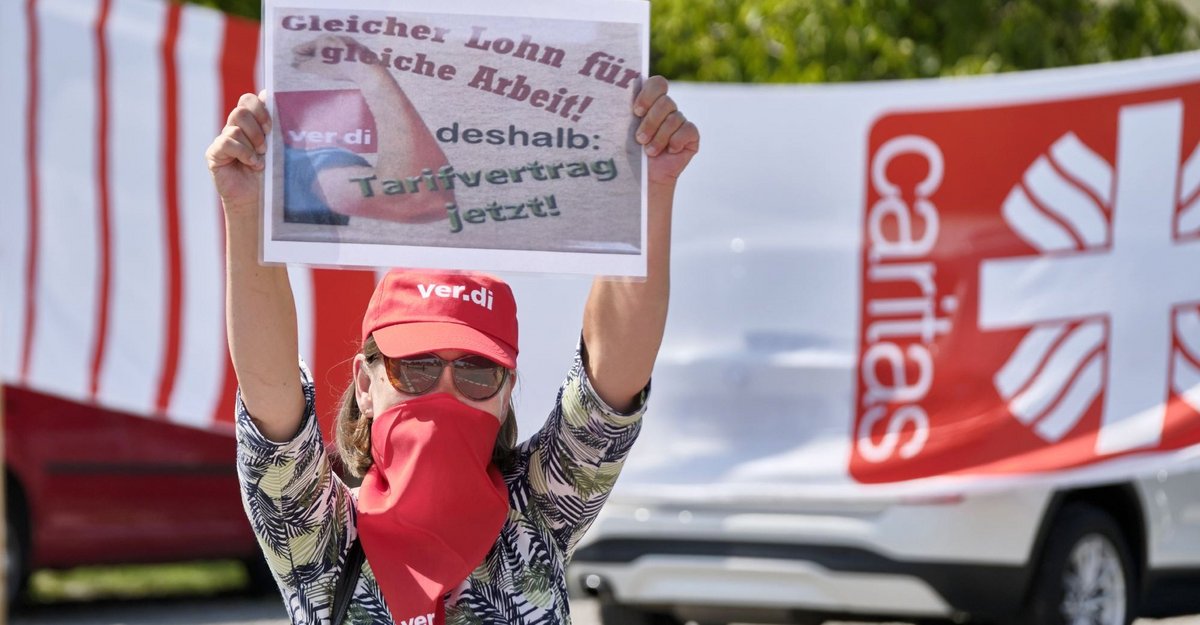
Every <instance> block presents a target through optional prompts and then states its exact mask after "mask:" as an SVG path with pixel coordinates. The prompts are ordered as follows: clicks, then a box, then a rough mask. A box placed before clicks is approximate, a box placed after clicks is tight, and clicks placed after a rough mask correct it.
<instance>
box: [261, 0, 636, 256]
mask: <svg viewBox="0 0 1200 625" xmlns="http://www.w3.org/2000/svg"><path fill="white" fill-rule="evenodd" d="M648 6H649V5H648V4H647V3H645V2H641V1H632V0H616V1H611V0H610V1H605V2H572V3H570V4H563V3H557V2H546V1H541V0H537V1H533V0H525V1H522V2H508V3H504V4H493V3H487V4H484V3H482V2H476V1H471V0H454V1H449V2H437V3H433V2H428V3H422V2H412V3H405V5H404V6H403V7H399V6H397V4H396V3H394V2H382V1H370V0H367V1H363V2H358V3H356V5H355V6H354V7H353V8H348V7H347V6H346V5H345V4H344V3H340V2H337V3H335V2H321V1H313V0H268V1H267V2H265V3H264V21H263V32H264V37H265V54H264V55H263V56H264V59H265V64H266V72H265V78H266V85H267V88H268V90H269V91H270V93H271V96H270V109H271V113H272V120H273V124H274V126H273V128H272V132H271V137H270V149H269V151H268V160H267V173H266V184H265V187H266V197H265V202H266V206H267V210H266V211H264V224H263V225H264V227H263V257H264V260H266V261H286V262H301V263H309V264H319V265H359V266H409V267H438V268H447V269H487V270H515V271H534V272H554V273H595V274H611V275H634V276H639V275H645V248H646V245H645V243H646V239H645V203H646V195H645V184H644V177H645V171H646V166H645V162H644V156H643V154H642V150H641V148H640V146H639V145H638V144H637V142H636V141H635V140H634V138H633V133H634V130H635V129H636V127H637V121H638V120H637V118H635V117H634V116H633V114H632V111H631V108H632V102H633V98H634V96H635V95H636V94H637V91H638V89H639V88H640V85H641V81H642V79H643V77H644V76H645V75H646V72H647V67H648V34H647V33H648V20H649V15H648Z"/></svg>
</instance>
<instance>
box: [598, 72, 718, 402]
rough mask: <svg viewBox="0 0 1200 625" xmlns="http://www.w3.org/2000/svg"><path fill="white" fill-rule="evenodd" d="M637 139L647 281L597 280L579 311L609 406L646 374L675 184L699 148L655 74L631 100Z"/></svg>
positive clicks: (667, 284)
mask: <svg viewBox="0 0 1200 625" xmlns="http://www.w3.org/2000/svg"><path fill="white" fill-rule="evenodd" d="M633 107H634V110H633V112H634V115H637V116H638V117H641V118H642V123H641V124H640V125H639V126H638V130H637V141H638V143H641V144H642V145H643V146H645V147H644V149H645V151H646V155H647V156H648V157H649V159H648V160H649V166H650V171H649V172H648V175H647V179H648V189H647V194H648V197H647V211H648V215H647V219H646V220H647V233H646V241H647V246H648V247H647V250H646V254H647V261H646V262H647V266H646V279H645V280H644V281H638V280H618V279H607V278H597V279H596V280H595V281H594V282H593V283H592V290H591V293H590V294H589V295H588V301H587V305H586V306H585V308H584V312H583V341H584V345H585V346H586V347H587V360H586V361H585V365H586V367H587V373H588V377H589V378H590V379H591V381H592V386H593V388H595V389H596V393H597V394H598V395H599V396H600V398H601V399H603V400H604V402H605V403H607V404H608V405H609V406H611V407H613V408H614V409H616V410H619V411H627V410H629V409H630V408H632V407H633V406H634V403H635V400H636V399H637V394H638V393H639V392H640V391H641V390H642V388H644V387H645V386H646V382H648V381H649V380H650V373H651V371H652V370H653V369H654V360H655V359H656V358H657V357H658V348H659V346H660V345H661V344H662V337H663V329H664V328H665V326H666V322H667V301H668V299H669V296H670V291H671V281H670V273H671V272H670V269H671V210H672V208H673V203H674V198H675V182H676V180H677V179H678V178H679V175H680V174H681V173H683V170H684V168H685V167H687V165H688V163H689V162H691V160H692V157H693V156H695V155H696V152H697V151H699V149H700V132H699V130H697V129H696V125H695V124H693V123H692V122H689V121H687V119H686V118H685V117H684V116H683V113H681V112H679V110H678V108H677V107H676V106H675V101H674V100H672V99H671V97H670V96H668V95H667V81H666V79H664V78H663V77H662V76H654V77H653V78H650V79H649V80H647V81H646V82H645V84H643V85H642V89H641V91H640V92H639V93H638V96H637V97H636V98H635V99H634V103H633Z"/></svg>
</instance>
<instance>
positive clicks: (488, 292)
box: [362, 269, 517, 369]
mask: <svg viewBox="0 0 1200 625" xmlns="http://www.w3.org/2000/svg"><path fill="white" fill-rule="evenodd" d="M372 335H374V337H375V343H376V344H377V345H379V350H380V351H382V352H383V354H384V355H385V356H390V357H392V358H400V357H403V356H412V355H414V354H423V353H426V352H433V351H437V350H441V349H461V350H463V351H465V352H468V353H471V354H478V355H480V356H484V357H486V358H490V359H492V360H494V361H496V362H498V363H500V364H502V365H504V366H505V367H508V368H509V369H515V368H516V366H517V302H516V300H514V299H513V294H512V289H510V288H508V285H507V284H505V283H504V282H503V281H502V280H500V279H499V278H496V277H493V276H489V275H487V274H482V273H448V272H425V271H408V270H402V269H393V270H391V271H389V272H388V274H387V275H386V276H384V278H383V280H381V281H380V282H379V285H378V286H376V287H375V294H374V295H372V296H371V303H369V304H367V312H366V314H365V315H363V328H362V336H363V341H364V342H365V341H366V340H367V337H369V336H372Z"/></svg>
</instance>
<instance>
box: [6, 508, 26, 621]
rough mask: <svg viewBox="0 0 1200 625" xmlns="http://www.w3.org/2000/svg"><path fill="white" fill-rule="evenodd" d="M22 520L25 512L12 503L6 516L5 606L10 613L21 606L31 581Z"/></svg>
mask: <svg viewBox="0 0 1200 625" xmlns="http://www.w3.org/2000/svg"><path fill="white" fill-rule="evenodd" d="M21 519H24V511H23V510H22V509H21V508H20V506H17V505H14V504H13V503H12V502H11V501H10V502H9V504H8V510H7V514H5V516H4V576H5V577H4V606H5V608H6V609H7V610H9V611H11V610H12V609H13V608H14V607H15V606H17V605H20V603H21V598H22V596H23V594H24V592H25V583H26V581H28V579H29V550H28V548H27V547H26V545H25V541H24V540H23V538H24V532H22V531H21V528H22V527H23V525H22V523H21Z"/></svg>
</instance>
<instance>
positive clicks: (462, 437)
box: [207, 76, 699, 625]
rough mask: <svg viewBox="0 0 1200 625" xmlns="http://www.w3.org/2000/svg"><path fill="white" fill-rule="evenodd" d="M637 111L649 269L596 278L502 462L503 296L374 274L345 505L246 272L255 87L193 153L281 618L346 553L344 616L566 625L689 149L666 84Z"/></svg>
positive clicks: (692, 137)
mask: <svg viewBox="0 0 1200 625" xmlns="http://www.w3.org/2000/svg"><path fill="white" fill-rule="evenodd" d="M633 113H634V115H636V116H637V117H640V118H641V122H640V124H639V126H638V129H637V131H636V137H637V140H638V142H639V143H641V144H643V145H644V149H645V151H646V154H647V155H648V156H649V172H648V194H649V207H648V210H649V216H648V231H647V241H648V249H647V253H648V267H647V272H648V273H647V277H646V279H645V280H644V281H635V280H602V279H598V280H596V281H595V282H594V284H593V286H592V290H591V293H590V295H589V296H588V301H587V305H586V307H585V311H584V319H583V333H582V338H581V341H580V346H579V349H578V353H577V357H576V360H575V366H574V367H573V368H572V370H571V372H570V374H569V375H568V377H567V380H566V382H565V383H564V385H563V387H562V390H561V391H560V393H559V398H558V402H557V403H556V406H555V408H554V410H553V412H552V413H551V415H550V417H549V419H548V420H547V422H546V424H545V426H544V427H543V428H542V429H541V430H540V431H538V432H537V433H536V434H535V435H534V436H533V437H531V438H530V439H529V440H528V441H526V442H525V443H523V444H522V445H520V446H519V447H517V448H515V449H509V447H510V446H511V443H512V442H513V441H514V440H515V430H513V429H512V427H513V426H514V425H515V424H514V422H513V421H512V419H513V416H512V413H511V410H510V406H511V393H512V388H513V383H514V369H515V359H516V354H517V327H516V305H515V303H514V302H512V296H511V292H510V291H509V289H508V287H507V285H504V283H502V282H500V281H499V280H496V279H495V278H491V277H490V276H485V275H482V274H454V273H437V272H434V273H418V272H403V271H394V272H391V273H389V274H388V276H387V277H386V278H385V279H384V280H383V281H381V283H380V285H379V287H378V288H377V289H376V292H375V295H374V296H373V297H372V300H371V303H370V305H369V306H368V309H367V312H366V314H365V316H364V319H363V333H362V340H363V345H362V351H361V352H360V353H359V354H358V355H357V356H356V357H355V359H354V361H353V385H352V387H351V389H349V390H348V391H347V395H348V398H347V402H348V405H347V406H346V408H345V409H344V410H343V411H342V415H340V416H339V422H338V424H337V429H338V432H339V441H338V446H339V449H340V450H341V451H342V455H343V459H344V461H345V463H346V466H347V467H349V469H350V470H351V471H352V472H364V473H365V476H364V479H363V484H362V488H361V490H360V491H359V492H358V493H354V492H352V491H350V490H349V489H348V488H347V487H346V486H345V484H343V483H342V482H341V481H340V480H339V479H338V478H337V477H336V476H335V475H333V474H332V473H331V471H330V467H329V462H328V459H327V457H326V456H325V454H324V449H323V445H322V442H321V436H320V432H319V429H318V426H317V423H316V418H315V416H314V415H315V411H314V407H313V385H312V382H311V379H310V376H309V374H308V372H307V371H306V370H305V369H304V367H303V365H301V367H300V369H299V371H297V368H296V365H295V364H294V363H295V362H296V360H295V358H296V353H297V352H298V347H297V336H296V311H295V305H294V301H293V299H292V292H291V288H290V286H289V284H288V277H287V271H286V269H285V268H284V267H264V266H261V265H259V264H258V260H257V258H258V242H257V236H258V220H259V216H260V211H261V210H262V206H261V202H260V199H259V198H260V187H261V184H262V168H263V160H262V156H261V155H262V154H264V153H265V151H266V137H267V135H268V133H269V132H270V129H271V120H270V119H269V117H268V115H267V111H266V108H265V107H264V105H263V101H262V98H261V97H259V96H255V95H252V94H246V95H244V96H242V98H241V100H240V101H239V104H238V106H237V108H235V109H234V110H233V111H232V112H231V113H230V115H229V118H228V122H227V124H226V126H225V128H224V130H223V131H222V132H221V134H220V135H219V136H218V137H217V138H216V139H215V140H214V141H213V143H212V145H211V146H210V147H209V150H208V153H207V160H208V165H209V169H210V170H211V172H212V174H213V179H214V182H215V184H216V187H217V190H218V193H219V194H220V197H221V200H222V203H223V206H224V210H225V220H226V235H227V253H228V259H227V268H228V275H227V280H228V285H227V290H226V293H227V298H228V300H227V310H228V333H229V337H228V338H229V347H230V354H231V356H232V358H233V364H234V369H235V371H236V373H237V376H238V382H239V385H240V391H239V393H240V394H239V402H238V406H237V427H238V473H239V478H240V480H241V482H242V492H243V497H244V499H245V505H246V511H247V514H248V515H249V517H250V520H251V524H252V525H253V527H254V530H255V532H256V534H257V535H258V537H259V542H260V544H262V545H263V548H264V553H265V554H266V556H267V561H268V563H269V564H270V565H271V568H272V571H273V572H274V574H275V576H276V579H277V581H278V582H279V585H280V588H281V590H282V592H283V594H284V598H285V602H286V604H287V608H288V611H289V613H290V616H291V619H292V622H293V623H328V622H330V618H331V612H332V609H333V605H332V604H333V597H334V590H335V587H336V585H337V582H338V580H339V579H341V578H342V577H343V576H344V575H345V574H346V570H347V564H346V561H347V556H348V554H350V553H351V550H352V545H354V544H355V542H356V541H361V545H362V548H363V550H364V551H365V554H366V562H365V563H364V564H363V565H362V566H361V569H360V571H361V573H360V576H359V578H358V580H357V583H356V585H355V587H354V588H353V590H352V592H351V595H350V596H351V600H350V604H349V606H350V607H349V611H348V613H347V616H346V620H345V622H346V623H354V624H363V623H372V624H391V623H400V624H404V625H434V624H435V623H436V625H442V624H443V623H451V624H458V623H462V624H466V623H489V624H490V623H496V624H499V623H567V622H569V618H570V617H569V606H568V604H567V592H566V579H565V566H566V563H567V561H569V560H570V557H571V553H572V551H573V549H574V547H575V545H576V543H577V542H578V540H579V538H580V537H581V536H582V535H583V533H584V531H585V530H586V529H587V527H588V526H589V525H590V523H591V522H592V520H593V519H594V518H595V516H596V514H597V512H598V511H599V509H600V506H601V505H602V504H603V502H604V500H605V499H606V497H607V495H608V493H609V491H610V490H611V488H612V485H613V482H614V481H615V479H616V475H617V473H618V472H619V470H620V467H621V463H622V462H623V460H624V458H625V455H626V453H627V452H628V449H629V447H630V445H631V443H632V441H633V439H634V438H635V437H636V435H637V432H638V429H639V424H640V417H641V415H642V413H643V412H644V410H645V399H646V394H647V391H648V389H649V379H650V372H651V369H652V368H653V366H654V360H655V357H656V356H657V353H658V348H659V345H660V343H661V340H662V333H663V326H664V323H665V321H666V314H667V299H668V269H669V267H668V261H669V255H670V225H671V208H672V201H673V196H674V191H675V182H676V179H677V178H678V176H679V174H680V173H681V172H682V171H683V169H684V168H685V167H686V166H687V164H688V162H689V161H690V160H691V158H692V156H693V155H695V153H696V151H697V150H698V148H699V133H698V131H697V129H696V127H695V125H693V124H692V123H691V122H688V121H686V119H684V117H683V115H682V114H681V113H680V112H679V111H678V110H677V109H676V106H675V103H674V101H673V100H672V99H671V98H670V96H668V95H667V82H666V80H664V79H663V78H662V77H657V76H656V77H654V78H651V79H649V80H647V81H646V82H645V84H644V85H643V88H642V89H641V91H640V92H639V94H638V95H637V97H636V98H635V100H634V102H633ZM463 296H465V298H464V297H463ZM480 301H482V302H484V303H480ZM510 437H511V438H510Z"/></svg>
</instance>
